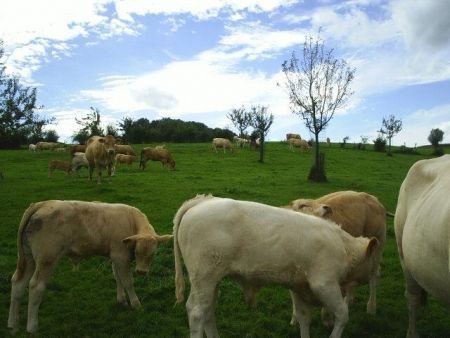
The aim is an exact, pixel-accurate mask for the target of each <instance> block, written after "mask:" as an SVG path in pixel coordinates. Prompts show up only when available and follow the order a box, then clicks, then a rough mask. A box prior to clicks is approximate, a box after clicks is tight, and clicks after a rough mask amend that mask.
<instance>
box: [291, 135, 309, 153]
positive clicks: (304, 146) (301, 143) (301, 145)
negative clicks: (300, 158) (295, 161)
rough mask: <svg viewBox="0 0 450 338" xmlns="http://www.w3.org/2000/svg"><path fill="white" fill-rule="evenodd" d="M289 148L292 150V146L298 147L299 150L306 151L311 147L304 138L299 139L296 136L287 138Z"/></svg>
mask: <svg viewBox="0 0 450 338" xmlns="http://www.w3.org/2000/svg"><path fill="white" fill-rule="evenodd" d="M288 145H289V149H291V150H292V151H294V148H300V150H301V151H308V150H309V149H311V147H310V146H309V144H308V142H307V141H306V140H301V139H297V138H290V139H289V140H288Z"/></svg>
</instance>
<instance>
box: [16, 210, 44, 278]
mask: <svg viewBox="0 0 450 338" xmlns="http://www.w3.org/2000/svg"><path fill="white" fill-rule="evenodd" d="M41 205H42V203H41V202H39V203H31V204H30V206H29V207H28V208H27V209H26V210H25V212H24V213H23V215H22V219H21V221H20V224H19V230H18V231H17V256H18V257H17V267H16V273H15V278H16V279H21V278H22V276H23V273H24V272H25V269H26V267H27V259H26V256H25V255H26V254H25V249H24V240H25V238H24V232H25V228H26V225H27V224H28V221H29V220H30V218H31V216H33V214H34V213H35V212H36V211H37V210H38V209H39V208H40V207H41Z"/></svg>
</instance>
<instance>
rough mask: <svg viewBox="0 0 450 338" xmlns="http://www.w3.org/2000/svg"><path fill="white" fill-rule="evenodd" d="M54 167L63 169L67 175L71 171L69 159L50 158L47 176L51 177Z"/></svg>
mask: <svg viewBox="0 0 450 338" xmlns="http://www.w3.org/2000/svg"><path fill="white" fill-rule="evenodd" d="M56 169H57V170H62V171H65V172H66V173H67V175H68V174H70V173H71V172H72V164H71V163H70V161H62V160H51V161H50V162H48V177H51V176H52V174H53V171H54V170H56Z"/></svg>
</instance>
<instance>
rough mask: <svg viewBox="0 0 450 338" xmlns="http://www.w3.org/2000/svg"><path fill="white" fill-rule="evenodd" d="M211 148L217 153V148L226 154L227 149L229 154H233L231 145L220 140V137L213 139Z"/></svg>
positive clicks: (227, 140) (226, 141)
mask: <svg viewBox="0 0 450 338" xmlns="http://www.w3.org/2000/svg"><path fill="white" fill-rule="evenodd" d="M212 147H213V149H214V150H215V152H216V153H217V148H222V149H223V152H224V153H226V150H227V149H229V150H230V152H233V145H232V144H231V142H230V140H229V139H226V138H221V137H215V138H213V141H212Z"/></svg>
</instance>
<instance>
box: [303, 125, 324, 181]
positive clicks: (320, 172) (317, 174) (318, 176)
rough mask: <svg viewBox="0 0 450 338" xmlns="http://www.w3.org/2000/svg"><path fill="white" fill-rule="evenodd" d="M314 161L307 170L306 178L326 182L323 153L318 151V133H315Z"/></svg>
mask: <svg viewBox="0 0 450 338" xmlns="http://www.w3.org/2000/svg"><path fill="white" fill-rule="evenodd" d="M315 143H316V147H315V161H314V164H313V166H312V167H311V169H310V170H309V175H308V180H310V181H314V182H327V181H328V180H327V176H326V175H325V154H324V153H321V152H320V151H319V133H316V134H315Z"/></svg>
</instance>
